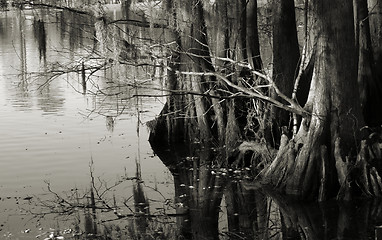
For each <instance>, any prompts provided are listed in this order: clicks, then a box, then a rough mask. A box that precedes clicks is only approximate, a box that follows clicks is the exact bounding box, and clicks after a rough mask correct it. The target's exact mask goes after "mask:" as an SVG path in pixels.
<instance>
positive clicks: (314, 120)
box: [265, 0, 363, 199]
mask: <svg viewBox="0 0 382 240" xmlns="http://www.w3.org/2000/svg"><path fill="white" fill-rule="evenodd" d="M315 8H316V11H317V29H318V31H319V38H318V45H317V54H316V60H315V69H314V76H313V79H312V83H311V88H310V93H309V97H308V101H307V103H306V105H305V108H306V109H308V110H309V111H311V112H312V115H311V116H310V117H308V118H305V119H303V121H302V123H301V126H300V129H299V132H298V134H297V136H296V137H295V138H294V139H289V138H288V137H287V136H286V135H283V136H282V138H281V144H280V149H279V151H278V154H277V157H276V159H275V160H274V161H273V162H272V164H271V165H270V166H269V167H268V168H267V170H266V173H265V177H266V179H267V181H268V182H270V183H271V184H272V185H274V186H276V188H277V189H279V190H281V191H283V192H285V193H286V194H288V195H294V196H296V197H297V198H301V199H309V198H312V199H317V198H318V194H319V193H324V192H326V191H328V190H329V189H328V187H329V186H335V182H339V185H340V186H348V183H349V182H348V180H349V179H348V178H346V177H343V176H341V174H340V172H341V171H342V170H343V172H345V173H347V169H346V167H347V165H346V163H345V162H344V161H342V159H345V155H343V153H346V154H349V153H353V156H355V155H356V151H355V150H356V146H355V145H354V142H355V140H356V139H358V138H357V134H358V129H359V128H360V126H363V118H362V115H361V114H360V107H359V105H358V103H359V101H358V99H357V98H350V97H349V96H358V94H357V93H358V92H357V81H356V61H355V59H356V58H355V56H356V52H355V49H354V44H355V43H354V25H353V7H352V5H351V4H344V2H343V1H340V0H334V1H333V0H324V1H318V0H317V1H316V2H315ZM327 156H329V157H327ZM346 158H349V156H348V155H346ZM339 160H341V161H339ZM335 161H337V169H338V171H337V172H338V173H339V174H338V176H339V177H338V180H336V179H335V178H334V176H335V172H333V171H330V170H333V169H335ZM322 166H326V167H327V168H325V167H322ZM320 169H321V170H320ZM325 169H327V170H329V171H324V170H325ZM320 172H321V173H320ZM320 179H321V180H320ZM322 180H324V181H322ZM323 184H324V185H323ZM332 190H333V189H332ZM345 192H346V194H345V195H344V197H345V198H346V197H349V196H350V191H345Z"/></svg>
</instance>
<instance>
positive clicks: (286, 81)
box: [271, 0, 300, 138]
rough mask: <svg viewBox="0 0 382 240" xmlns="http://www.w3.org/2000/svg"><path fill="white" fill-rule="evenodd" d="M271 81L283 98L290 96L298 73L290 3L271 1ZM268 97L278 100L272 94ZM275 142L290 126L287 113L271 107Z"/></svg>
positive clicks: (298, 57)
mask: <svg viewBox="0 0 382 240" xmlns="http://www.w3.org/2000/svg"><path fill="white" fill-rule="evenodd" d="M272 4H273V13H272V14H273V74H272V75H273V79H274V82H275V84H276V85H277V87H278V88H279V89H282V91H283V93H284V94H285V95H286V96H292V91H293V86H294V80H295V78H296V76H297V73H298V65H299V60H300V50H299V45H298V39H297V28H296V16H295V5H294V1H293V0H274V1H273V3H272ZM271 95H272V97H273V98H275V99H279V98H278V96H277V94H276V93H275V92H274V91H271ZM271 117H272V119H273V122H274V123H275V125H276V126H274V127H275V129H276V133H278V134H277V135H276V138H278V137H279V136H280V133H281V131H280V128H281V127H282V126H289V125H290V113H288V112H286V111H282V110H280V109H277V108H275V107H272V116H271Z"/></svg>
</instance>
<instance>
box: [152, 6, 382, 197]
mask: <svg viewBox="0 0 382 240" xmlns="http://www.w3.org/2000/svg"><path fill="white" fill-rule="evenodd" d="M270 4H271V6H272V7H271V9H272V10H273V12H272V13H273V16H274V18H273V22H272V24H273V65H272V66H273V67H272V69H268V68H265V67H263V66H262V63H261V62H262V61H261V58H260V57H259V56H258V52H259V51H258V49H260V48H261V45H259V42H258V38H257V37H256V36H258V29H256V24H253V19H254V16H256V13H255V12H256V11H255V7H256V5H257V2H256V1H237V2H235V3H232V2H228V1H190V2H188V3H187V4H184V3H182V4H181V3H180V2H178V1H166V4H165V5H166V6H167V11H168V12H169V13H171V14H169V18H170V19H171V21H170V23H171V24H170V25H169V27H170V28H171V29H172V30H173V33H174V37H175V39H176V43H177V44H176V48H174V49H171V51H172V54H173V55H172V59H173V60H174V61H172V63H171V64H172V65H171V68H170V70H169V71H170V74H169V76H170V78H169V79H168V87H169V90H170V91H171V92H173V93H174V94H172V95H171V94H170V95H171V96H170V97H169V98H168V102H167V106H166V108H165V109H164V112H163V116H166V119H167V120H166V121H168V122H167V125H165V124H161V125H160V126H162V127H166V128H167V129H168V131H167V133H168V134H166V136H167V137H166V138H164V139H166V141H169V144H171V142H172V143H174V142H179V141H183V142H187V143H192V142H195V141H197V142H202V143H203V144H206V145H204V146H207V147H208V146H210V145H208V143H210V142H211V141H212V142H214V146H218V147H220V148H221V149H224V150H223V151H222V152H224V153H222V157H221V158H220V160H218V162H219V164H220V165H221V166H229V165H230V164H231V163H235V164H236V165H235V166H242V167H245V166H251V167H252V170H256V167H258V163H260V162H261V163H264V162H262V160H264V159H267V158H266V155H270V156H273V157H272V159H273V160H272V161H270V162H267V164H265V165H266V166H265V168H264V169H262V170H261V169H260V170H261V173H262V174H261V176H263V180H264V181H265V183H267V184H270V185H271V186H273V187H275V189H277V190H279V191H282V192H284V193H286V194H288V195H294V196H296V197H297V198H299V199H308V198H309V199H320V200H324V199H326V198H327V197H329V196H333V195H336V194H337V193H338V191H339V192H340V194H339V195H338V197H339V198H341V199H343V198H345V199H349V198H350V196H351V195H353V194H360V193H362V192H364V193H365V192H366V193H369V194H371V195H379V193H380V191H381V189H382V188H381V187H380V186H382V185H380V186H379V185H378V183H379V181H378V180H377V179H379V174H378V168H377V166H376V165H375V164H376V163H377V162H378V161H379V159H380V155H378V154H376V153H375V151H377V152H378V151H379V150H378V149H379V148H378V147H376V145H375V143H374V142H370V141H369V140H370V139H369V140H368V142H364V144H366V145H365V147H364V150H361V151H360V148H359V147H360V141H361V139H362V136H361V134H360V133H361V132H360V129H361V128H362V127H364V126H365V123H366V124H367V125H368V127H377V126H379V124H380V123H381V122H380V119H379V117H378V115H379V111H378V109H376V108H375V107H376V106H378V105H377V104H378V103H379V99H378V98H379V97H377V96H378V95H379V94H378V93H380V90H379V87H378V84H379V82H380V78H378V77H377V74H376V73H372V72H376V71H375V70H373V69H376V68H375V66H376V64H377V62H376V61H375V60H374V55H375V54H376V53H374V51H373V48H372V46H371V45H372V44H371V43H373V44H374V48H376V52H377V51H378V50H377V47H376V43H377V42H378V41H376V40H375V38H376V37H377V35H378V34H377V32H374V35H375V36H374V37H373V39H372V38H371V35H370V30H369V27H368V24H369V23H367V21H366V19H367V17H368V16H369V15H368V14H369V13H368V12H367V11H366V9H367V7H366V6H367V5H366V4H367V3H366V1H355V2H354V4H355V5H354V6H353V3H350V2H347V3H344V2H342V1H306V2H305V4H304V6H305V7H309V9H308V8H306V9H305V11H309V14H306V15H305V16H306V18H307V19H306V20H305V26H306V27H305V28H304V29H306V31H307V29H308V28H309V29H311V32H309V33H308V32H307V33H305V34H301V35H303V36H304V37H305V38H307V37H308V36H316V37H314V38H311V39H309V41H305V40H304V39H301V38H300V40H298V38H297V31H296V20H295V19H296V17H295V6H294V2H293V1H272V2H271V3H270ZM369 4H370V3H369ZM375 6H376V7H377V6H378V4H376V5H375ZM353 7H355V9H356V11H354V9H353ZM369 7H370V6H369ZM334 9H335V10H334ZM372 9H373V8H372ZM375 18H376V19H378V17H377V16H375ZM251 19H252V21H251ZM376 19H373V21H372V24H370V26H371V29H373V26H375V25H373V24H375V21H376ZM308 23H311V24H312V25H311V26H307V24H308ZM369 35H370V37H369ZM312 39H315V40H312ZM368 39H370V40H368ZM299 42H300V44H299ZM304 43H305V44H304ZM304 45H305V48H304ZM259 46H260V48H259ZM303 49H305V50H304V51H303ZM313 66H314V71H313V76H312V75H311V74H309V72H310V71H311V70H312V69H313ZM270 71H271V72H272V74H267V73H269V72H270ZM357 75H358V77H357ZM301 76H303V79H302V78H301ZM310 77H311V78H310ZM357 80H358V83H357ZM304 85H305V87H304ZM306 86H309V88H307V87H306ZM308 89H309V91H308ZM179 91H180V92H183V93H186V95H181V96H179V95H178V94H175V92H176V93H179ZM297 93H298V94H300V96H303V97H302V98H301V99H303V100H300V101H299V100H298V99H297V98H296V95H297ZM308 93H309V94H308ZM304 96H305V97H304ZM359 96H360V98H359ZM306 98H307V102H306V103H305V100H304V99H306ZM361 108H362V109H361ZM293 121H294V123H295V124H296V125H297V126H298V132H297V131H296V132H293V128H292V126H293V124H292V122H293ZM283 126H285V127H283ZM154 135H156V136H155V137H159V136H158V134H154ZM374 136H375V135H374ZM155 137H154V136H153V137H152V141H154V140H153V139H154V138H155ZM366 137H367V136H366ZM279 139H281V141H280V140H279ZM240 144H246V145H245V146H247V147H246V148H240V147H239V145H240ZM373 144H374V145H373ZM263 145H264V146H267V149H276V150H277V154H274V152H273V150H268V151H267V152H264V151H262V150H261V149H262V148H261V146H263ZM242 146H243V145H242ZM248 146H249V147H248ZM366 146H367V147H366ZM368 149H369V150H368ZM371 149H374V150H373V151H372V150H371ZM240 151H241V154H237V153H238V152H240ZM365 151H366V152H365ZM245 152H247V154H245ZM360 153H362V154H364V156H363V157H362V156H361V155H360ZM248 154H249V155H250V154H254V155H257V156H261V157H260V158H250V157H249V158H248V159H246V158H245V157H243V156H244V155H248ZM260 159H261V160H260ZM357 159H358V160H357ZM205 161H206V162H207V163H210V162H212V161H214V160H212V159H206V160H205ZM246 161H247V162H246ZM361 162H362V163H361ZM360 165H362V166H364V171H361V173H360V172H359V170H360V169H359V166H360ZM374 168H375V170H376V171H374V170H373V171H372V172H373V174H375V176H374V175H373V174H371V169H374ZM356 169H357V171H356ZM257 170H259V169H257ZM372 175H373V176H374V177H372ZM373 178H376V180H375V181H376V183H377V185H378V186H377V185H375V187H371V186H370V187H368V186H369V185H368V184H366V183H369V184H371V185H372V183H373V182H375V181H374V180H372V179H373ZM361 179H364V180H363V181H364V182H365V183H364V184H360V181H361ZM354 183H355V184H354ZM365 184H366V185H365ZM371 188H373V190H372V189H371Z"/></svg>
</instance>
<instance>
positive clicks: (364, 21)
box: [355, 0, 382, 127]
mask: <svg viewBox="0 0 382 240" xmlns="http://www.w3.org/2000/svg"><path fill="white" fill-rule="evenodd" d="M355 10H356V14H355V16H356V22H355V25H356V31H357V30H358V33H357V32H356V38H357V37H358V38H357V39H356V41H357V43H358V44H356V47H358V48H359V54H358V85H359V90H360V100H361V107H362V109H363V114H364V117H365V122H366V124H368V125H369V126H370V127H376V126H379V125H380V124H381V123H382V113H381V112H380V111H376V110H375V106H379V105H381V104H382V97H381V93H382V85H381V81H380V80H378V75H379V73H378V71H379V70H375V68H377V69H380V67H378V65H374V59H373V49H372V42H371V35H370V24H369V12H368V7H367V0H355ZM372 26H373V25H372ZM373 27H375V26H373ZM381 39H382V38H381ZM374 45H376V44H374ZM375 47H376V49H375V50H374V52H378V47H377V46H375ZM376 57H377V56H376Z"/></svg>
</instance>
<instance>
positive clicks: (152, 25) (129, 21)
mask: <svg viewBox="0 0 382 240" xmlns="http://www.w3.org/2000/svg"><path fill="white" fill-rule="evenodd" d="M114 23H123V24H129V25H134V26H138V27H144V28H167V27H168V26H167V25H166V24H160V23H150V22H143V21H138V20H133V19H118V20H114V21H111V22H108V24H114Z"/></svg>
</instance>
